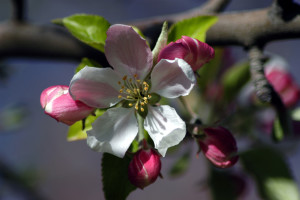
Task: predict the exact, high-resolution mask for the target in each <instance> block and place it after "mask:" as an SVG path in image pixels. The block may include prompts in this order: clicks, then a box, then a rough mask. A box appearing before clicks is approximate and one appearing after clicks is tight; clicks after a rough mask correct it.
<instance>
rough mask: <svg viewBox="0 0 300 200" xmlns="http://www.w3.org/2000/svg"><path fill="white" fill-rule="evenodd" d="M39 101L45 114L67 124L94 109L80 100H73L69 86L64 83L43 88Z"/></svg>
mask: <svg viewBox="0 0 300 200" xmlns="http://www.w3.org/2000/svg"><path fill="white" fill-rule="evenodd" d="M40 102H41V105H42V107H43V109H44V110H45V113H46V114H47V115H49V116H50V117H53V118H54V119H56V120H57V121H59V122H63V123H65V124H67V125H72V124H74V123H75V122H76V121H78V120H82V119H83V118H85V117H87V116H88V115H89V114H91V113H92V112H93V110H94V108H91V107H89V106H87V105H85V104H84V103H82V102H80V101H74V100H73V99H72V97H71V96H70V94H69V86H65V85H56V86H51V87H49V88H47V89H45V90H44V91H43V92H42V94H41V97H40Z"/></svg>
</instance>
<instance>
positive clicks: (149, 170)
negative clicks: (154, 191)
mask: <svg viewBox="0 0 300 200" xmlns="http://www.w3.org/2000/svg"><path fill="white" fill-rule="evenodd" d="M160 169H161V162H160V156H159V155H158V153H156V152H155V151H154V150H153V149H147V150H144V149H141V150H139V151H138V152H137V153H136V154H135V155H134V157H133V159H132V160H131V162H130V164H129V166H128V178H129V180H130V182H131V183H132V184H133V185H135V186H136V187H139V188H141V189H143V188H144V187H146V186H148V185H150V184H151V183H153V182H154V181H155V180H156V179H157V177H158V176H159V174H160Z"/></svg>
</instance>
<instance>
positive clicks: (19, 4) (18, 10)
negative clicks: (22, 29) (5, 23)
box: [11, 0, 25, 22]
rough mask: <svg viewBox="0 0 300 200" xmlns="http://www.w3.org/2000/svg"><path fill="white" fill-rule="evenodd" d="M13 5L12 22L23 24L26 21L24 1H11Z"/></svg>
mask: <svg viewBox="0 0 300 200" xmlns="http://www.w3.org/2000/svg"><path fill="white" fill-rule="evenodd" d="M11 3H12V20H13V21H15V22H23V21H24V20H25V9H24V5H25V3H24V0H11Z"/></svg>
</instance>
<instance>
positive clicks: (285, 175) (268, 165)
mask: <svg viewBox="0 0 300 200" xmlns="http://www.w3.org/2000/svg"><path fill="white" fill-rule="evenodd" d="M240 158H241V161H242V163H243V166H244V168H245V169H246V170H247V171H248V172H249V173H250V174H252V175H253V177H254V179H255V181H256V184H257V187H258V191H259V193H260V195H261V197H262V199H265V200H282V199H284V200H299V192H298V187H297V184H296V182H295V181H294V180H293V177H292V174H291V172H290V169H289V166H288V165H287V163H286V162H285V159H284V157H283V155H281V153H279V152H277V151H275V150H274V149H271V148H269V147H261V148H257V149H253V150H250V151H247V152H244V153H243V154H241V156H240Z"/></svg>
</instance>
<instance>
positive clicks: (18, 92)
mask: <svg viewBox="0 0 300 200" xmlns="http://www.w3.org/2000/svg"><path fill="white" fill-rule="evenodd" d="M203 2H204V1H203V0H110V1H107V0H85V1H83V0H51V1H49V0H48V1H46V0H27V6H26V7H27V19H28V20H29V21H30V22H31V23H34V24H49V23H50V21H51V20H52V19H55V18H61V17H65V16H68V15H72V14H75V13H88V14H98V15H102V16H103V17H105V18H106V19H108V20H109V21H110V22H111V23H120V22H126V21H128V20H133V19H141V18H146V17H149V16H156V15H162V14H168V13H176V12H181V11H185V10H188V9H190V8H193V7H195V6H198V5H200V4H202V3H203ZM270 3H271V0H264V1H259V0H255V1H250V0H232V3H230V5H229V7H228V8H227V11H230V10H246V9H253V8H262V7H265V6H268V5H269V4H270ZM10 9H11V5H10V1H9V0H0V21H5V20H7V19H8V18H9V17H10ZM299 45H300V40H289V41H281V42H274V43H272V44H270V45H268V46H267V50H268V51H270V52H273V53H277V54H280V55H282V56H283V57H284V58H285V59H287V60H288V62H289V64H290V66H291V71H292V73H293V74H294V76H295V77H296V78H297V79H299V77H300V76H299V72H300V68H299V67H298V64H299V61H298V59H299V56H298V55H299V50H298V49H299V48H298V47H299ZM233 53H234V56H235V57H236V58H237V59H239V58H243V57H245V53H244V52H243V50H242V49H241V48H237V47H236V48H233ZM4 63H5V64H8V65H9V66H10V70H11V76H10V77H9V79H7V80H6V81H1V82H0V111H1V110H3V109H5V107H7V106H9V105H11V104H14V103H21V104H24V105H26V106H27V108H28V117H27V118H26V121H25V124H24V125H23V126H22V127H20V128H19V129H16V130H11V131H2V132H0V158H1V159H3V160H5V162H7V163H8V164H9V165H11V166H12V167H13V168H14V169H16V170H21V171H22V170H26V169H35V170H36V172H37V175H38V181H39V187H40V191H41V193H42V195H43V196H45V197H47V199H50V200H67V199H72V200H82V199H88V200H99V199H104V196H103V192H102V184H101V167H100V160H101V153H96V152H93V151H91V150H90V149H89V148H88V147H87V145H86V144H85V141H78V142H67V141H66V132H67V130H68V127H67V126H66V125H64V124H60V123H57V122H56V121H55V120H53V119H52V118H50V117H48V116H46V115H45V114H44V113H43V110H42V108H41V106H40V103H39V96H40V93H41V91H42V90H43V89H45V88H47V87H49V86H51V85H62V84H65V85H68V84H69V81H70V79H71V78H72V76H73V74H74V69H75V67H76V66H77V65H78V63H77V62H72V61H67V60H41V59H39V60H38V59H26V58H10V59H7V60H5V61H4ZM297 82H298V83H300V81H299V80H297ZM192 148H193V151H194V152H195V154H194V155H196V151H197V147H196V145H194V146H193V147H192ZM174 159H175V156H167V157H166V158H163V159H162V162H163V167H162V174H163V175H165V177H164V179H158V180H157V182H156V183H155V184H152V185H151V186H149V187H147V188H145V189H144V190H143V191H142V190H136V191H135V192H133V193H132V194H130V196H129V198H128V199H144V200H146V199H149V200H150V199H174V200H180V199H191V200H193V199H208V196H209V193H208V190H207V186H206V185H205V181H206V179H205V178H206V175H207V173H208V171H207V170H208V169H207V167H206V161H205V159H204V158H203V156H202V155H200V156H199V158H198V159H196V156H195V157H193V158H192V162H191V166H190V168H189V170H188V172H187V173H186V174H185V175H184V176H182V177H179V178H176V179H174V178H170V177H168V175H167V171H168V170H169V168H170V164H171V163H173V162H174ZM299 161H300V150H299V148H298V149H296V151H294V152H293V153H292V154H291V156H290V157H289V160H288V162H289V163H290V165H291V169H292V170H293V173H294V175H295V177H296V180H297V181H298V183H299V182H300V172H299V170H298V169H299V164H300V163H299ZM0 184H1V183H0ZM254 193H255V188H253V187H251V186H250V187H249V188H248V191H247V193H246V195H245V196H244V197H243V199H249V200H250V199H251V200H255V199H258V198H257V197H256V196H255V194H254ZM8 199H9V200H11V199H16V200H19V199H22V198H21V197H18V196H17V195H13V194H12V193H9V192H8V195H7V196H6V199H5V200H8Z"/></svg>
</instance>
